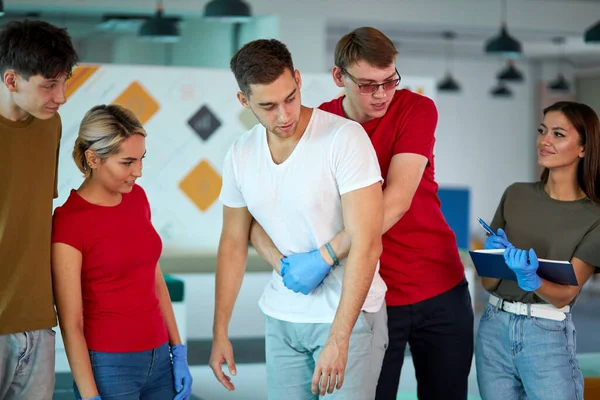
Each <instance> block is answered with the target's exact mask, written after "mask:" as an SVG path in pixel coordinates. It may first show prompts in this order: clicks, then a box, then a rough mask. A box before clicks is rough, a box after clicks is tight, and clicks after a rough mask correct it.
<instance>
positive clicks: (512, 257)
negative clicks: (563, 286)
mask: <svg viewBox="0 0 600 400" xmlns="http://www.w3.org/2000/svg"><path fill="white" fill-rule="evenodd" d="M528 256H529V259H527V257H528ZM504 261H506V265H508V267H509V268H510V269H512V270H513V271H514V272H515V275H517V282H518V283H519V287H520V288H521V289H523V290H525V291H527V292H533V291H535V290H538V289H539V288H540V286H541V285H542V279H541V278H540V277H539V276H538V274H537V269H538V266H539V264H538V258H537V255H536V254H535V251H534V250H533V249H531V250H529V251H527V250H520V249H516V248H514V247H512V248H509V249H506V251H505V252H504Z"/></svg>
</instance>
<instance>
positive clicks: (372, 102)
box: [251, 27, 473, 400]
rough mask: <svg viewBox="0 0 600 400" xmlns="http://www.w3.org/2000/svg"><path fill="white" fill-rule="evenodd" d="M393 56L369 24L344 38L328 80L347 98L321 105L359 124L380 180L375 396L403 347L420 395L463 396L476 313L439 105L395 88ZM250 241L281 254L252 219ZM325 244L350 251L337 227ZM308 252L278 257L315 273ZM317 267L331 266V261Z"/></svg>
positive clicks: (385, 392) (394, 374)
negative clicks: (445, 164) (452, 212)
mask: <svg viewBox="0 0 600 400" xmlns="http://www.w3.org/2000/svg"><path fill="white" fill-rule="evenodd" d="M397 54H398V52H397V50H396V48H395V46H394V44H393V43H392V41H391V40H390V39H389V38H388V37H386V36H385V35H384V34H383V33H382V32H380V31H378V30H377V29H374V28H368V27H363V28H358V29H356V30H354V31H352V32H350V33H348V34H347V35H345V36H344V37H342V38H341V39H340V41H339V42H338V43H337V46H336V49H335V67H334V68H333V79H334V81H335V83H336V84H337V85H338V86H339V87H343V88H344V89H345V95H344V96H342V97H339V98H337V99H334V100H332V101H330V102H327V103H324V104H322V105H321V106H320V107H319V108H320V109H322V110H325V111H328V112H331V113H334V114H337V115H340V116H344V117H346V118H350V119H352V120H354V121H357V122H359V123H361V125H362V126H363V128H364V129H365V130H366V131H367V133H368V135H369V137H370V138H371V142H372V144H373V146H374V148H375V151H376V153H377V157H378V159H379V164H380V167H381V173H382V176H383V177H384V178H385V184H384V193H383V196H384V224H383V230H382V232H383V239H382V240H383V252H382V254H381V259H380V263H381V266H380V274H381V276H382V277H383V279H384V280H385V282H386V284H387V286H388V292H387V296H386V303H387V308H388V333H389V346H388V349H387V351H386V355H385V359H384V361H383V366H382V371H381V375H380V377H379V382H378V388H377V397H376V399H377V400H383V399H396V395H397V392H398V384H399V381H400V371H401V369H402V364H403V361H404V357H405V350H406V344H407V343H408V344H409V346H410V350H411V354H412V358H413V363H414V366H415V371H416V377H417V382H418V397H419V399H421V400H428V399H431V400H434V399H435V400H439V399H445V400H452V399H457V400H459V399H460V400H463V399H466V398H467V381H468V376H469V372H470V369H471V361H472V357H473V309H472V306H471V297H470V295H469V291H468V285H467V282H466V280H465V276H464V268H463V266H462V263H461V260H460V257H459V253H458V249H457V245H456V238H455V235H454V233H453V232H452V230H450V228H449V226H448V224H447V223H446V220H445V219H444V216H443V215H442V212H441V209H440V200H439V198H438V196H437V190H438V185H437V183H436V182H435V179H434V155H433V149H434V143H435V135H434V134H435V128H436V126H437V119H438V115H437V109H436V106H435V104H434V102H433V101H432V100H431V99H429V98H427V97H424V96H421V95H419V94H416V93H413V92H411V91H409V90H406V89H403V90H397V87H398V85H399V83H400V74H399V73H398V70H397V69H396V62H395V57H396V55H397ZM251 240H252V243H253V245H254V246H255V247H256V249H257V251H258V253H259V254H260V255H261V256H262V257H263V258H265V259H266V260H267V261H269V262H270V263H271V264H272V265H274V266H275V264H277V263H279V258H278V257H280V254H279V252H278V251H277V250H276V248H274V245H273V244H272V242H271V241H270V240H268V238H267V237H266V236H265V233H264V231H263V230H262V229H261V227H260V226H259V225H257V224H256V223H254V224H253V226H252V230H251ZM329 244H330V245H331V248H332V249H333V252H334V253H335V255H336V256H337V258H338V259H342V258H344V257H346V256H347V255H348V251H349V248H350V241H349V239H348V237H347V235H346V234H345V232H344V231H342V232H340V233H339V234H338V235H337V236H336V237H335V238H333V239H332V240H331V242H330V243H329ZM308 254H309V253H307V255H306V257H305V256H304V255H294V256H293V257H287V258H285V259H284V260H285V262H286V264H287V266H288V269H287V270H288V271H291V270H295V273H296V274H299V275H301V274H302V272H303V271H308V270H311V269H312V270H313V271H314V269H313V268H312V267H313V266H314V263H315V257H314V255H311V256H309V255H308ZM321 254H326V253H325V252H324V251H321ZM320 261H321V260H318V261H317V262H320ZM323 262H326V263H328V264H331V263H330V260H329V259H328V257H324V260H323ZM291 289H292V288H291Z"/></svg>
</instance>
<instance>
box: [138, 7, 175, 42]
mask: <svg viewBox="0 0 600 400" xmlns="http://www.w3.org/2000/svg"><path fill="white" fill-rule="evenodd" d="M179 21H180V18H176V17H165V16H163V6H162V1H159V2H158V6H157V7H156V14H154V16H152V17H151V18H148V20H146V22H144V23H143V24H142V26H140V30H139V32H138V37H139V38H140V39H142V40H146V41H152V42H159V43H175V42H178V41H179V40H181V33H180V32H179V27H178V25H177V24H178V23H179Z"/></svg>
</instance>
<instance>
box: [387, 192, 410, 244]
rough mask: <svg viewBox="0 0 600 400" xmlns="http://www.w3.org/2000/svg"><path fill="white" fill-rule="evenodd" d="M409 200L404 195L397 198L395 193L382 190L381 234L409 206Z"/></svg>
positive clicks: (404, 212) (388, 228)
mask: <svg viewBox="0 0 600 400" xmlns="http://www.w3.org/2000/svg"><path fill="white" fill-rule="evenodd" d="M410 202H411V200H410V199H409V200H407V199H405V198H404V197H402V198H399V196H398V195H396V193H394V192H393V191H390V190H387V188H386V190H384V191H383V231H382V232H381V234H382V235H383V234H384V233H386V232H387V231H389V230H390V229H391V228H392V227H393V226H394V225H396V223H397V222H398V221H400V219H401V218H402V217H403V216H404V214H406V212H407V211H408V209H409V208H410Z"/></svg>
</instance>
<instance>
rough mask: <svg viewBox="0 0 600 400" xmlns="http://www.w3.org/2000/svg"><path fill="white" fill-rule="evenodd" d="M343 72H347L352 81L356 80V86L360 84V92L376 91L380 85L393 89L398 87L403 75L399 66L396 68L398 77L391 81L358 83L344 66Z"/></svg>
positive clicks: (385, 88)
mask: <svg viewBox="0 0 600 400" xmlns="http://www.w3.org/2000/svg"><path fill="white" fill-rule="evenodd" d="M342 72H343V73H345V74H346V75H348V78H350V80H351V81H352V82H354V84H355V85H356V86H358V91H359V92H360V94H373V93H376V92H377V91H378V90H379V87H380V86H381V87H383V90H392V89H394V88H395V87H397V86H398V85H400V80H402V77H401V76H400V73H399V72H398V69H397V68H396V75H398V79H392V80H390V81H386V82H383V83H367V84H363V83H358V82H357V81H356V78H355V77H353V76H352V75H350V74H349V73H348V71H346V70H345V69H344V68H342Z"/></svg>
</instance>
